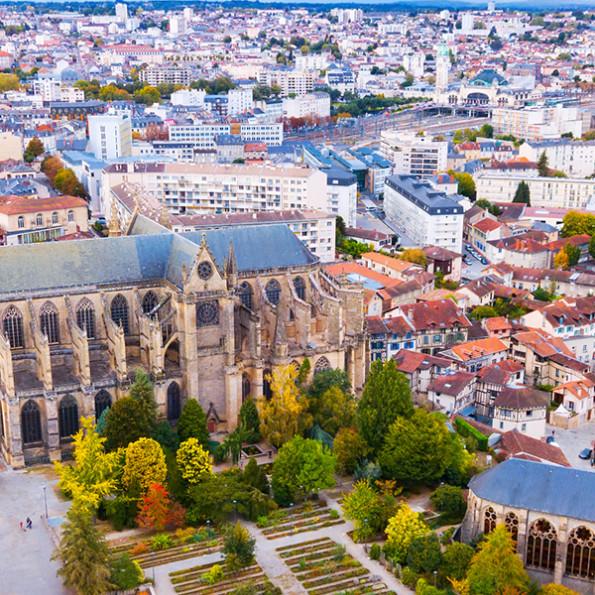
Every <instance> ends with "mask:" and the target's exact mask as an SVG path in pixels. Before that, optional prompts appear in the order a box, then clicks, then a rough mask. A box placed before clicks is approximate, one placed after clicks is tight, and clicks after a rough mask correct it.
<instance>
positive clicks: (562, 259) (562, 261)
mask: <svg viewBox="0 0 595 595" xmlns="http://www.w3.org/2000/svg"><path fill="white" fill-rule="evenodd" d="M554 268H555V269H560V270H562V271H564V270H566V269H567V268H568V254H566V252H565V251H564V250H560V252H558V254H556V255H555V256H554Z"/></svg>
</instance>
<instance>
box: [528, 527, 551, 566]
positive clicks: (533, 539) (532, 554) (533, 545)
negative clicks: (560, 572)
mask: <svg viewBox="0 0 595 595" xmlns="http://www.w3.org/2000/svg"><path fill="white" fill-rule="evenodd" d="M557 543H558V536H557V535H556V530H555V529H554V527H553V526H552V525H551V523H549V522H548V521H546V520H545V519H539V520H537V521H535V522H533V523H531V526H530V527H529V536H528V537H527V556H526V560H525V564H526V565H527V566H531V567H533V568H540V569H542V570H549V571H553V570H554V566H555V564H556V546H557Z"/></svg>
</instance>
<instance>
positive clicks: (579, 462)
mask: <svg viewBox="0 0 595 595" xmlns="http://www.w3.org/2000/svg"><path fill="white" fill-rule="evenodd" d="M552 431H554V432H555V433H554V440H555V442H556V444H557V445H558V446H559V447H560V448H561V449H562V452H563V453H564V455H565V456H566V458H567V459H568V462H569V463H570V464H571V465H572V466H573V467H575V468H577V469H584V470H586V471H595V468H594V467H591V464H590V463H589V461H585V460H584V459H579V457H578V453H579V452H580V451H581V450H583V448H591V447H592V446H591V442H592V441H593V440H595V420H591V421H590V422H588V423H586V424H582V425H580V426H578V427H577V428H574V429H573V430H563V429H561V428H554V427H553V426H549V425H548V426H547V428H546V435H547V436H551V435H552Z"/></svg>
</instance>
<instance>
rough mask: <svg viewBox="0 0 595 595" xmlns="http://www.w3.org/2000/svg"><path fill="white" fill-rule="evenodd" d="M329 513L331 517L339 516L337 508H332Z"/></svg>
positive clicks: (336, 517) (334, 518)
mask: <svg viewBox="0 0 595 595" xmlns="http://www.w3.org/2000/svg"><path fill="white" fill-rule="evenodd" d="M328 515H329V516H330V517H331V519H333V520H336V519H338V518H339V512H338V511H336V510H334V509H333V510H330V511H329V513H328Z"/></svg>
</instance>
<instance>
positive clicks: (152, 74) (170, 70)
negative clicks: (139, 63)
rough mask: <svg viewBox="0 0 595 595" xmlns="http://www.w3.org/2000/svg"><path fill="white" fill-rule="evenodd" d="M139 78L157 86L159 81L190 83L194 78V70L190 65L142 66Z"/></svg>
mask: <svg viewBox="0 0 595 595" xmlns="http://www.w3.org/2000/svg"><path fill="white" fill-rule="evenodd" d="M138 78H139V79H140V80H141V81H142V82H143V83H146V84H147V85H151V86H152V87H156V86H157V85H158V84H159V83H169V84H172V85H186V86H187V85H189V84H190V81H191V80H192V70H191V69H190V67H188V66H173V65H167V64H163V65H159V64H155V65H153V66H148V67H147V68H141V69H140V70H139V72H138Z"/></svg>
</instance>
